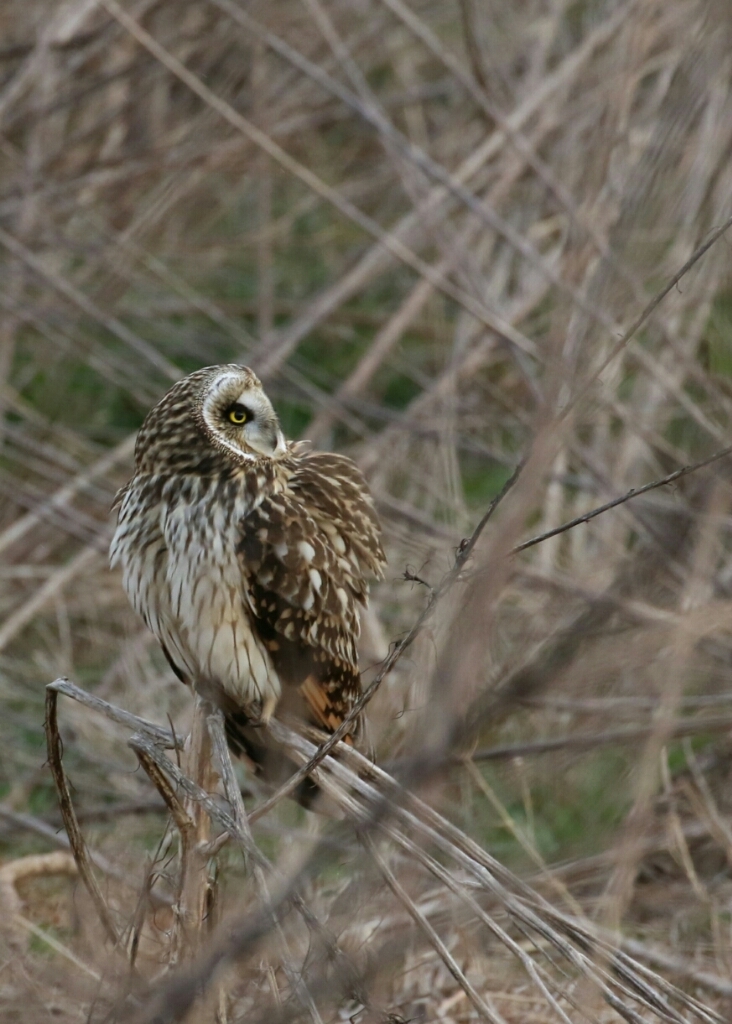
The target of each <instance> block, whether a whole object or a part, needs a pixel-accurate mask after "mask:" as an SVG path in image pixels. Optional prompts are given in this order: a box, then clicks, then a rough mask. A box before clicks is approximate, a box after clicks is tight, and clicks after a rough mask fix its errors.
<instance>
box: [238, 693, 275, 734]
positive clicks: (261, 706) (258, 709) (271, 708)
mask: <svg viewBox="0 0 732 1024" xmlns="http://www.w3.org/2000/svg"><path fill="white" fill-rule="evenodd" d="M276 707H277V698H276V697H274V696H272V695H271V694H270V696H269V697H265V699H264V700H263V701H259V700H255V701H252V702H251V703H250V704H247V706H246V708H245V713H246V716H247V718H248V719H249V724H250V725H253V726H255V727H259V726H261V725H267V724H268V723H269V720H270V718H271V717H272V715H273V714H274V712H275V708H276Z"/></svg>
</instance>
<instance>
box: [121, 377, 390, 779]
mask: <svg viewBox="0 0 732 1024" xmlns="http://www.w3.org/2000/svg"><path fill="white" fill-rule="evenodd" d="M306 449H307V446H306V445H303V444H302V443H293V442H290V441H286V440H285V438H284V435H283V433H282V430H281V428H280V424H279V421H278V419H277V415H276V414H275V411H274V409H273V408H272V404H271V403H270V401H269V399H268V398H267V396H266V395H265V393H264V391H263V390H262V385H261V384H260V382H259V380H258V379H257V377H256V376H255V375H254V373H253V372H252V371H251V370H250V369H248V368H247V367H246V366H237V365H233V364H231V365H226V366H210V367H206V368H205V369H202V370H197V371H196V372H195V373H192V374H190V375H189V376H188V377H185V378H184V379H183V380H181V381H179V382H178V383H177V384H175V385H174V386H173V387H172V388H171V389H170V390H169V391H168V392H167V394H165V395H164V396H163V398H162V399H161V400H160V402H159V403H158V404H157V405H156V406H155V407H154V408H153V409H152V410H151V411H150V413H149V414H148V416H147V418H146V419H145V421H144V423H143V425H142V428H141V429H140V433H139V435H138V437H137V443H136V447H135V470H134V475H133V477H132V479H131V480H130V481H129V483H128V484H127V485H126V486H125V487H123V488H122V489H121V490H120V492H119V493H118V494H117V497H116V498H115V502H114V506H113V507H114V508H117V509H118V521H117V529H116V531H115V534H114V537H113V539H112V543H111V548H110V561H111V565H112V566H113V567H115V566H120V567H121V569H122V579H123V584H124V588H125V590H126V592H127V595H128V597H129V599H130V601H131V603H132V605H133V607H134V608H135V610H136V611H137V612H138V614H139V615H140V616H141V617H142V618H143V619H144V621H145V623H146V624H147V626H148V628H149V629H150V630H152V632H153V633H154V634H155V636H156V637H157V639H158V640H159V642H160V645H161V647H162V649H163V653H164V654H165V657H166V658H167V660H168V662H169V664H170V666H171V668H172V669H173V671H174V672H175V674H176V675H177V676H178V678H179V679H181V680H182V681H183V682H184V683H187V684H188V685H189V686H191V687H192V688H193V689H195V690H196V691H197V692H198V693H200V694H201V695H202V696H204V697H205V698H207V699H209V700H211V701H212V702H213V703H214V704H216V705H217V706H219V707H220V708H222V710H223V712H224V717H225V721H226V729H227V736H228V740H229V745H230V747H231V749H232V750H233V751H234V752H235V753H236V754H238V755H240V756H242V757H245V758H248V760H249V762H250V763H251V764H252V766H254V767H255V768H257V769H258V770H265V774H266V775H267V776H268V777H275V778H276V777H277V776H281V775H282V770H281V769H280V770H279V771H276V770H273V761H282V758H280V757H279V756H278V755H275V754H273V752H272V745H271V741H269V740H268V739H267V737H266V730H264V729H262V728H261V726H262V724H263V723H266V721H267V720H268V718H269V717H270V716H271V714H272V713H273V711H274V710H275V708H277V707H278V705H280V706H283V707H284V708H286V709H287V710H289V711H290V712H291V713H295V714H296V715H300V716H301V717H304V718H305V719H306V720H308V721H310V722H311V723H313V724H315V725H317V726H319V727H321V728H324V729H326V730H327V731H329V732H332V731H334V730H335V729H336V728H337V727H338V726H339V725H340V723H341V722H342V721H343V718H344V717H345V715H346V714H347V713H348V711H349V710H350V709H351V708H352V706H353V703H354V701H355V700H356V699H357V698H358V696H359V695H360V693H361V683H360V674H359V668H358V655H357V651H356V641H357V639H358V635H359V628H360V627H359V613H358V608H359V605H360V606H365V605H366V603H367V599H368V579H369V577H376V578H380V577H382V575H383V567H384V565H385V557H384V551H383V548H382V545H381V536H380V528H379V522H378V519H377V517H376V513H375V511H374V506H373V501H372V498H371V495H370V494H369V491H368V488H367V485H366V482H365V480H364V478H363V476H362V475H361V473H360V471H359V470H358V468H357V467H356V465H355V464H354V463H353V462H352V461H351V460H350V459H348V458H346V457H345V456H343V455H334V454H330V453H326V452H317V451H308V450H306ZM358 728H359V723H356V726H355V728H353V730H352V736H351V737H349V739H350V740H352V739H355V738H356V736H357V734H358ZM285 765H286V766H287V763H286V762H285ZM288 767H289V766H288Z"/></svg>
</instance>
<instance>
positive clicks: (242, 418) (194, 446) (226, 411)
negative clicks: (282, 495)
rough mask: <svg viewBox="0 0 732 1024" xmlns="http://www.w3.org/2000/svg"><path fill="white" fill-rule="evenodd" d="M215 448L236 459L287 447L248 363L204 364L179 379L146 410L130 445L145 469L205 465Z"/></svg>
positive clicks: (279, 452) (199, 467)
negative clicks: (145, 414)
mask: <svg viewBox="0 0 732 1024" xmlns="http://www.w3.org/2000/svg"><path fill="white" fill-rule="evenodd" d="M216 453H218V454H219V455H224V456H228V457H230V458H232V459H234V461H236V462H240V463H245V462H251V461H254V460H257V459H261V458H269V459H278V458H281V457H282V456H283V455H285V454H286V453H287V444H286V442H285V438H284V435H283V433H282V430H281V428H280V424H279V420H278V419H277V414H276V413H275V411H274V409H273V408H272V403H271V402H270V400H269V399H268V398H267V396H266V395H265V393H264V391H263V390H262V385H261V383H260V381H259V379H258V377H257V376H256V374H254V373H253V372H252V371H251V370H250V369H249V367H247V366H238V365H236V364H235V363H229V364H227V365H225V366H207V367H204V368H203V369H202V370H196V372H195V373H191V374H189V375H188V376H187V377H184V378H183V380H180V381H178V383H177V384H174V385H173V387H172V388H171V389H170V390H169V391H168V392H167V393H166V394H165V395H163V397H162V398H161V399H160V401H159V402H158V404H157V405H156V406H155V407H154V408H153V409H152V410H151V411H150V412H149V413H148V415H147V417H146V419H145V422H144V423H143V425H142V428H141V429H140V433H139V434H138V438H137V446H136V450H135V455H136V462H137V464H138V469H141V470H143V471H148V472H159V471H161V470H162V469H164V468H165V469H172V470H175V471H184V470H185V469H186V468H190V469H192V470H193V469H197V470H199V471H200V470H205V468H206V463H207V455H214V454H216Z"/></svg>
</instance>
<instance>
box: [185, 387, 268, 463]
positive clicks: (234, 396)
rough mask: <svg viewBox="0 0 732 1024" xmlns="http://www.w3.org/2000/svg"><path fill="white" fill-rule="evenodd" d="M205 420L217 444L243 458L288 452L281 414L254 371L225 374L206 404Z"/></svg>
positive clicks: (209, 394)
mask: <svg viewBox="0 0 732 1024" xmlns="http://www.w3.org/2000/svg"><path fill="white" fill-rule="evenodd" d="M203 420H204V423H205V425H206V427H207V429H208V430H209V431H210V433H211V435H212V436H213V437H214V438H215V440H216V441H217V443H218V444H219V445H221V446H222V447H225V448H227V449H228V450H229V451H231V452H232V453H233V454H235V455H237V456H238V457H239V458H244V459H255V458H257V456H261V455H264V456H266V457H268V458H271V459H272V458H275V459H276V458H279V457H280V456H282V455H284V454H285V453H286V451H287V448H286V445H285V438H284V435H283V433H282V430H281V429H280V425H279V421H278V419H277V415H276V413H275V411H274V409H273V408H272V405H271V403H270V401H269V399H268V398H267V396H266V395H265V394H264V392H263V391H262V387H261V384H260V383H259V381H258V380H257V378H256V377H255V376H254V374H252V373H251V371H248V372H247V375H246V376H244V375H243V374H232V373H227V374H222V375H221V376H220V377H219V378H218V379H217V380H216V381H214V383H213V385H212V386H211V388H210V390H209V392H208V394H207V395H206V397H205V399H204V403H203Z"/></svg>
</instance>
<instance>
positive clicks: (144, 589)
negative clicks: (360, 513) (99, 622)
mask: <svg viewBox="0 0 732 1024" xmlns="http://www.w3.org/2000/svg"><path fill="white" fill-rule="evenodd" d="M273 485H274V481H273V480H272V478H271V475H270V479H268V480H262V479H258V480H257V481H255V482H252V481H248V480H247V479H246V478H245V477H244V475H243V474H242V475H241V476H232V477H230V478H228V479H225V480H220V479H218V480H217V479H211V478H208V479H207V478H202V477H194V476H188V477H174V478H168V479H167V480H162V479H160V478H157V480H155V478H147V479H143V480H139V481H137V482H135V483H133V485H132V486H131V487H130V488H129V490H128V491H127V493H126V494H125V497H124V499H123V502H122V506H121V508H120V513H119V520H118V527H117V531H116V533H115V536H114V540H113V542H112V549H111V555H112V564H113V565H115V564H121V565H122V568H123V583H124V587H125V590H126V591H127V594H128V596H129V598H130V600H131V602H132V604H133V606H134V608H135V610H136V611H137V612H138V613H139V614H140V615H141V616H142V617H143V619H144V620H145V622H146V623H147V625H148V626H149V627H150V629H151V630H152V631H153V632H154V633H155V634H156V636H157V637H158V639H159V640H160V641H161V643H162V644H163V646H164V648H165V650H166V652H167V654H168V656H169V657H170V659H171V660H172V662H173V663H174V665H175V666H176V667H177V668H178V669H179V670H180V671H182V673H183V675H184V676H185V677H186V680H187V681H188V682H191V683H193V684H195V685H196V686H197V687H198V688H203V689H212V690H213V691H214V692H216V691H218V690H222V691H223V692H224V693H225V694H226V695H227V696H229V697H231V698H233V699H234V700H235V701H236V702H237V703H248V702H250V701H253V700H259V701H262V702H265V701H267V700H268V699H275V700H276V699H277V698H278V697H279V695H280V681H279V678H278V676H277V673H276V671H275V670H274V667H273V665H272V662H271V659H270V657H269V653H268V652H267V649H266V647H265V646H264V644H263V642H262V640H261V639H260V638H259V637H258V636H257V635H256V634H255V633H254V631H253V630H252V625H251V617H250V609H249V595H248V594H247V592H246V584H245V581H244V579H243V578H242V573H241V567H240V565H239V563H238V560H237V556H236V547H237V531H238V529H239V524H240V523H241V520H242V518H243V517H244V516H245V515H246V514H247V513H248V512H250V511H251V509H252V507H253V505H254V504H256V503H257V502H258V501H259V500H261V498H262V497H263V496H264V495H265V494H267V493H271V490H272V488H273ZM255 494H256V495H257V496H258V497H256V498H255V497H254V495H255Z"/></svg>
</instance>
